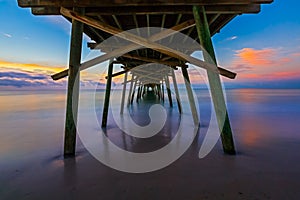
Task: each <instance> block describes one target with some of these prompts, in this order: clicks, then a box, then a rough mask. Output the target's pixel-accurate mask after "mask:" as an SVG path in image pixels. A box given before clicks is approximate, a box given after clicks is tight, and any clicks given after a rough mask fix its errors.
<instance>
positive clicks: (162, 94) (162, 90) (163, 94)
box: [161, 80, 165, 102]
mask: <svg viewBox="0 0 300 200" xmlns="http://www.w3.org/2000/svg"><path fill="white" fill-rule="evenodd" d="M161 98H162V101H163V102H165V88H164V80H162V81H161Z"/></svg>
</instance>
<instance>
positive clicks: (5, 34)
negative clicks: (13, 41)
mask: <svg viewBox="0 0 300 200" xmlns="http://www.w3.org/2000/svg"><path fill="white" fill-rule="evenodd" d="M2 35H3V36H5V37H7V38H12V35H11V34H8V33H2Z"/></svg>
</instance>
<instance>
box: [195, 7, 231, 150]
mask: <svg viewBox="0 0 300 200" xmlns="http://www.w3.org/2000/svg"><path fill="white" fill-rule="evenodd" d="M193 12H194V17H195V21H196V28H197V32H198V35H199V39H200V42H201V44H202V46H203V47H204V48H205V49H206V52H207V53H204V55H203V56H204V60H206V61H207V62H211V63H212V64H215V65H216V64H217V61H216V57H215V52H214V48H213V44H212V41H211V35H210V32H209V25H208V22H207V18H206V13H205V9H204V7H198V6H194V7H193ZM207 75H208V80H209V85H210V90H211V95H212V100H213V104H214V108H215V112H216V116H217V120H218V125H219V129H220V132H221V139H222V144H223V149H224V152H225V153H228V154H235V147H234V142H233V137H232V130H231V126H230V121H229V117H228V112H227V108H226V104H225V99H224V94H223V91H222V85H221V81H220V77H219V75H218V74H216V73H212V72H211V71H207Z"/></svg>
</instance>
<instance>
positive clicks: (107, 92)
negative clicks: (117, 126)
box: [101, 59, 114, 127]
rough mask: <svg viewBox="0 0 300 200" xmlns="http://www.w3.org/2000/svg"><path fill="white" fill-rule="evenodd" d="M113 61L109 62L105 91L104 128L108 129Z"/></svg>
mask: <svg viewBox="0 0 300 200" xmlns="http://www.w3.org/2000/svg"><path fill="white" fill-rule="evenodd" d="M113 67H114V63H113V59H111V60H110V61H109V65H108V71H107V81H106V89H105V99H104V106H103V113H102V125H101V126H102V127H106V125H107V117H108V108H109V100H110V92H111V82H112V73H113Z"/></svg>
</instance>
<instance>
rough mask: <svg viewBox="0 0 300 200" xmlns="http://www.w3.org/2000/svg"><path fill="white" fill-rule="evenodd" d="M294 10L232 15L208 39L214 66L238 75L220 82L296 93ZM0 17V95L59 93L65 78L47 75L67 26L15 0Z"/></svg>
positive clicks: (299, 57)
mask: <svg viewBox="0 0 300 200" xmlns="http://www.w3.org/2000/svg"><path fill="white" fill-rule="evenodd" d="M299 7H300V2H299V1H298V0H288V1H287V0H286V1H284V0H275V1H274V3H272V4H266V5H263V6H262V9H261V12H260V13H259V14H243V15H240V16H237V17H236V18H234V19H233V20H232V21H231V22H230V23H229V24H228V25H226V26H225V27H224V28H223V29H222V30H221V31H220V33H218V34H216V35H215V36H214V37H213V43H214V47H215V51H216V56H217V59H218V64H219V66H222V67H224V68H226V69H230V70H232V71H234V72H237V74H238V75H237V78H236V79H235V80H228V79H222V80H223V81H224V83H225V84H226V85H228V86H231V87H262V88H270V87H275V88H299V89H300V13H299V12H298V8H299ZM0 18H1V19H2V20H0V46H1V48H0V91H1V90H6V89H8V90H13V89H23V88H37V89H40V88H45V89H47V88H49V89H51V88H65V85H66V79H63V80H60V81H56V82H55V81H52V80H51V78H50V75H51V74H53V73H55V72H59V71H61V70H63V69H65V68H66V67H67V65H68V56H69V46H70V44H69V42H70V29H71V26H70V23H69V22H67V21H66V20H65V19H64V18H62V17H60V16H33V15H32V14H31V11H30V9H28V8H27V9H24V8H19V7H18V6H17V1H16V0H0ZM89 41H90V39H89V38H88V37H87V36H84V41H83V54H82V58H83V61H84V60H88V59H89V58H90V57H93V55H92V54H93V53H91V52H90V51H89V49H88V48H87V47H86V43H87V42H89ZM191 76H192V74H191ZM82 77H83V78H82V79H81V80H82V85H83V86H91V87H93V86H94V85H96V84H97V83H98V82H99V81H100V82H102V83H103V82H104V81H105V79H104V77H103V75H102V76H100V77H99V75H96V74H92V73H89V72H83V73H82ZM191 79H192V80H193V77H192V78H191ZM194 79H195V78H194Z"/></svg>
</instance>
